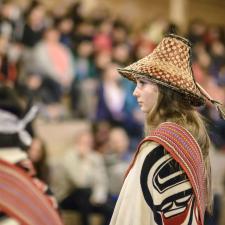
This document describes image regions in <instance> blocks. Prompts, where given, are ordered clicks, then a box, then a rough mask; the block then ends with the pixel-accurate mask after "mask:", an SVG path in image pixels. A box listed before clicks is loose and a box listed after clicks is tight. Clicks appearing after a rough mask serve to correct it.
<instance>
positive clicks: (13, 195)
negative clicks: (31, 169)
mask: <svg viewBox="0 0 225 225" xmlns="http://www.w3.org/2000/svg"><path fill="white" fill-rule="evenodd" d="M26 165H28V164H27V163H26ZM0 180H1V183H0V193H1V198H0V211H1V212H4V213H5V214H6V215H7V216H9V217H11V218H15V219H16V220H17V221H18V222H20V224H22V225H40V224H41V225H49V224H51V225H62V224H63V223H62V221H61V218H60V216H59V214H58V212H57V210H56V208H55V207H56V205H57V204H56V202H55V201H54V199H53V198H52V197H51V196H48V195H46V194H45V192H46V191H47V185H45V184H44V183H42V182H41V181H40V180H38V179H36V178H33V177H31V176H30V175H29V174H28V173H26V172H25V171H24V170H23V169H22V168H19V167H18V166H16V165H14V164H12V163H9V162H7V161H5V160H2V159H0Z"/></svg>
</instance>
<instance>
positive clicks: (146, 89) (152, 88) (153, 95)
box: [133, 78, 159, 113]
mask: <svg viewBox="0 0 225 225" xmlns="http://www.w3.org/2000/svg"><path fill="white" fill-rule="evenodd" d="M136 81H137V85H136V88H135V89H134V92H133V95H134V96H135V97H136V98H137V102H138V104H139V106H140V108H141V111H142V112H144V113H149V112H150V111H151V110H152V108H153V106H154V105H155V104H156V101H157V98H158V95H159V89H158V86H157V85H155V84H153V83H152V82H151V81H149V80H147V79H145V78H137V80H136Z"/></svg>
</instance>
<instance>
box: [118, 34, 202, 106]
mask: <svg viewBox="0 0 225 225" xmlns="http://www.w3.org/2000/svg"><path fill="white" fill-rule="evenodd" d="M190 52H191V47H190V45H189V43H188V42H187V40H186V39H183V38H181V37H179V36H176V35H169V36H167V37H165V38H164V39H163V40H162V41H161V42H160V43H159V45H158V46H157V47H156V48H155V49H154V51H153V52H152V53H151V54H150V55H148V56H146V57H144V58H143V59H140V60H139V61H137V62H135V63H133V64H131V65H129V66H127V67H125V68H124V69H119V70H118V71H119V72H120V73H121V75H123V76H125V77H126V78H128V79H130V80H132V81H134V82H135V81H136V78H137V77H139V76H144V77H147V78H149V79H150V80H152V81H153V82H156V83H158V84H162V85H164V86H167V87H170V88H172V89H174V90H176V91H179V92H181V93H184V94H186V95H189V96H190V98H191V99H193V101H192V104H193V105H196V106H197V105H202V104H204V102H205V100H204V98H203V97H202V95H201V93H200V91H199V89H198V87H197V85H196V82H195V80H194V77H193V73H192V68H191V62H190V57H191V56H190V54H191V53H190Z"/></svg>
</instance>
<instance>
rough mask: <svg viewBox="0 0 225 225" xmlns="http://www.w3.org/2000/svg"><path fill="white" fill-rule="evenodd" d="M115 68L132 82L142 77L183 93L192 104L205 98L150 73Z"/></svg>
mask: <svg viewBox="0 0 225 225" xmlns="http://www.w3.org/2000/svg"><path fill="white" fill-rule="evenodd" d="M117 70H118V72H119V73H120V75H122V76H123V77H125V78H127V79H129V80H131V81H133V82H134V83H136V80H137V78H140V77H144V78H146V79H148V80H150V81H152V82H153V83H155V84H158V85H162V86H164V87H168V88H170V89H172V90H174V91H176V92H178V93H180V94H183V95H185V96H186V97H187V98H188V100H189V102H190V103H191V105H193V106H202V105H204V104H205V102H206V101H205V98H204V97H203V96H200V95H197V94H196V95H195V94H193V93H192V92H189V91H187V90H183V89H181V88H180V87H176V86H174V85H171V84H170V83H169V82H164V81H162V80H159V79H157V78H156V77H153V76H151V75H150V74H146V73H142V72H137V71H134V70H128V69H123V68H118V69H117ZM196 88H197V87H196Z"/></svg>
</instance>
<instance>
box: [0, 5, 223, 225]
mask: <svg viewBox="0 0 225 225" xmlns="http://www.w3.org/2000/svg"><path fill="white" fill-rule="evenodd" d="M81 7H82V5H81V3H79V2H78V3H74V4H73V5H72V6H71V7H70V8H69V9H68V10H67V11H66V12H65V13H64V14H63V15H58V14H57V13H54V12H51V11H49V10H47V9H46V8H45V7H44V5H42V4H40V3H39V2H36V1H33V2H31V3H30V4H29V5H28V6H27V7H26V8H20V7H19V5H17V4H16V3H14V2H13V1H1V3H0V107H1V108H4V109H8V108H9V105H10V104H11V105H12V99H14V100H13V101H14V102H13V105H14V107H13V109H12V108H11V110H13V111H14V113H16V114H17V115H18V116H19V117H20V116H22V115H21V110H19V109H23V111H26V110H27V109H28V108H29V107H30V106H31V105H33V104H36V105H38V107H39V117H40V118H41V119H43V120H44V121H46V122H52V121H64V120H79V119H82V120H86V121H88V123H89V124H90V126H89V128H88V129H87V128H86V129H83V130H82V129H81V130H80V132H79V135H77V136H76V137H74V145H73V147H72V149H68V151H65V154H64V156H63V157H62V159H61V160H60V165H59V166H58V167H57V179H58V180H59V182H58V184H59V186H58V187H57V188H55V187H53V189H55V192H56V193H55V194H56V196H57V199H58V200H59V202H60V206H61V208H63V209H68V208H69V209H75V210H78V211H80V212H81V214H82V222H83V225H87V224H89V222H88V219H87V218H88V217H87V215H88V214H89V213H90V212H93V211H94V212H98V213H101V214H102V215H103V217H104V218H105V220H104V224H105V225H106V224H108V221H109V219H110V216H111V213H112V210H113V207H114V205H115V202H116V199H117V196H118V194H119V191H120V188H121V185H122V182H123V175H124V173H125V171H126V168H127V166H128V164H129V161H130V158H131V157H132V154H133V152H134V150H135V149H134V146H136V145H137V143H138V142H139V141H140V139H141V138H142V137H143V131H142V130H143V115H142V113H141V112H140V111H139V109H138V106H137V103H136V101H135V99H134V97H133V96H132V92H133V89H134V84H132V83H131V82H129V81H127V80H125V79H122V78H121V77H120V76H118V72H117V68H119V67H124V66H126V65H128V64H130V63H132V62H134V61H136V60H138V59H140V58H142V57H144V56H146V55H147V54H149V53H151V51H152V50H153V49H154V47H155V46H156V45H157V43H158V42H159V41H160V40H161V38H162V37H163V36H164V35H165V34H167V33H171V32H174V33H177V34H182V33H181V32H180V30H179V28H178V27H177V26H176V25H175V24H172V23H170V22H169V21H168V20H165V19H163V18H156V19H154V20H152V21H150V22H149V23H148V24H147V23H146V25H143V27H142V29H140V30H134V29H133V28H132V27H131V26H130V25H129V26H128V24H127V23H126V20H125V19H123V20H122V19H119V18H115V17H113V16H111V15H110V13H109V12H108V11H104V10H99V11H98V13H97V12H96V11H95V12H93V13H91V14H89V15H84V14H82V11H81ZM182 35H184V36H186V37H187V38H188V39H189V40H190V41H191V42H192V44H193V57H192V64H193V72H194V75H195V79H196V81H197V82H199V83H200V84H201V85H202V87H204V88H205V90H206V91H207V92H208V93H209V94H210V95H211V96H212V97H213V98H214V99H217V100H218V101H220V102H221V103H223V104H225V27H221V26H217V25H209V24H206V23H205V22H204V21H202V20H198V19H196V20H194V21H192V22H191V23H190V25H189V28H188V30H187V32H186V33H185V34H182ZM15 99H17V100H15ZM199 110H200V111H201V113H202V114H203V116H204V117H205V118H206V121H207V124H208V130H209V134H210V137H211V139H212V143H213V147H214V148H215V149H216V151H217V152H225V138H224V137H225V121H223V120H221V119H220V118H219V117H218V114H217V113H216V112H215V108H214V107H212V106H211V105H207V106H205V107H202V108H200V109H199ZM32 135H33V136H34V139H33V143H32V145H31V148H30V150H29V151H28V154H29V155H30V158H31V159H32V161H33V162H34V165H35V167H36V170H37V173H38V176H39V177H40V178H41V179H43V180H45V181H46V182H47V183H49V182H50V180H51V173H50V172H49V171H50V170H49V168H48V165H47V163H46V157H47V150H46V145H45V143H44V142H43V140H41V139H40V138H39V137H36V136H35V132H33V134H32ZM219 204H220V203H219ZM209 224H210V223H209ZM211 224H214V225H216V223H215V222H214V223H211Z"/></svg>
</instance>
